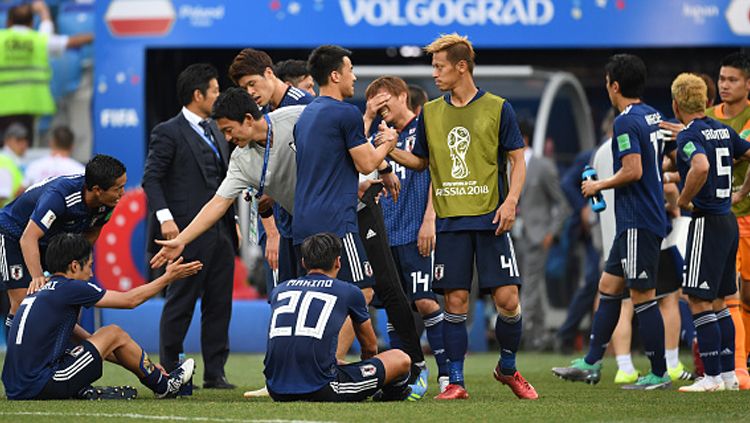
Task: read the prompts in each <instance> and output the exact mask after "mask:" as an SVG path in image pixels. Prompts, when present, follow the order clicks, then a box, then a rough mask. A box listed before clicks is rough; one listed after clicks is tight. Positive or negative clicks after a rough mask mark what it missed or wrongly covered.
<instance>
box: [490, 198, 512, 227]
mask: <svg viewBox="0 0 750 423" xmlns="http://www.w3.org/2000/svg"><path fill="white" fill-rule="evenodd" d="M517 206H518V204H517V203H516V202H515V201H510V200H508V199H507V198H506V199H505V201H503V204H501V205H500V207H498V209H497V212H495V218H494V219H492V223H493V224H497V229H495V235H500V234H502V233H504V232H508V231H509V230H510V229H511V228H512V227H513V223H515V221H516V207H517Z"/></svg>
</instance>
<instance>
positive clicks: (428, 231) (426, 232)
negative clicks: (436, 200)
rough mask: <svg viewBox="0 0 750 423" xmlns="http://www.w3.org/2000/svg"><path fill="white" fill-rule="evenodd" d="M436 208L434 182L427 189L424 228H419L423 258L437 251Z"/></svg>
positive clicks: (423, 218)
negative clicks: (433, 195) (433, 193)
mask: <svg viewBox="0 0 750 423" xmlns="http://www.w3.org/2000/svg"><path fill="white" fill-rule="evenodd" d="M436 218H437V215H436V214H435V207H433V206H432V182H430V185H429V187H428V188H427V205H426V206H425V208H424V216H423V217H422V226H420V227H419V234H418V235H417V250H418V251H419V254H421V255H422V256H423V257H427V256H429V255H430V254H432V251H433V250H434V249H435V219H436Z"/></svg>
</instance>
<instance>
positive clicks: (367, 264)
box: [362, 261, 372, 277]
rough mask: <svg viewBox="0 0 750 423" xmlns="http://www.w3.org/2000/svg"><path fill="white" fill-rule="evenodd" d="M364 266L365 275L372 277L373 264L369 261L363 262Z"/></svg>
mask: <svg viewBox="0 0 750 423" xmlns="http://www.w3.org/2000/svg"><path fill="white" fill-rule="evenodd" d="M362 267H364V268H365V275H366V276H367V277H372V266H371V265H370V262H369V261H366V262H363V263H362Z"/></svg>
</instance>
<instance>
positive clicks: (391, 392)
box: [382, 372, 411, 398]
mask: <svg viewBox="0 0 750 423" xmlns="http://www.w3.org/2000/svg"><path fill="white" fill-rule="evenodd" d="M410 377H411V372H406V374H404V375H402V376H401V377H397V378H395V379H393V380H392V381H391V382H390V383H388V384H386V385H383V388H382V389H383V395H384V396H386V397H388V398H394V397H396V398H399V397H401V396H402V394H403V393H404V389H405V388H406V386H408V383H409V378H410Z"/></svg>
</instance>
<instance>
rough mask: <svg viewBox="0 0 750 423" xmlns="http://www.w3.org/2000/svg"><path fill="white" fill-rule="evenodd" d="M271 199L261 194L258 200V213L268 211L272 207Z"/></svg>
mask: <svg viewBox="0 0 750 423" xmlns="http://www.w3.org/2000/svg"><path fill="white" fill-rule="evenodd" d="M273 203H274V201H273V198H271V197H269V196H268V195H266V194H263V195H261V196H260V199H258V213H263V212H264V211H266V210H268V209H270V208H271V207H273Z"/></svg>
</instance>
